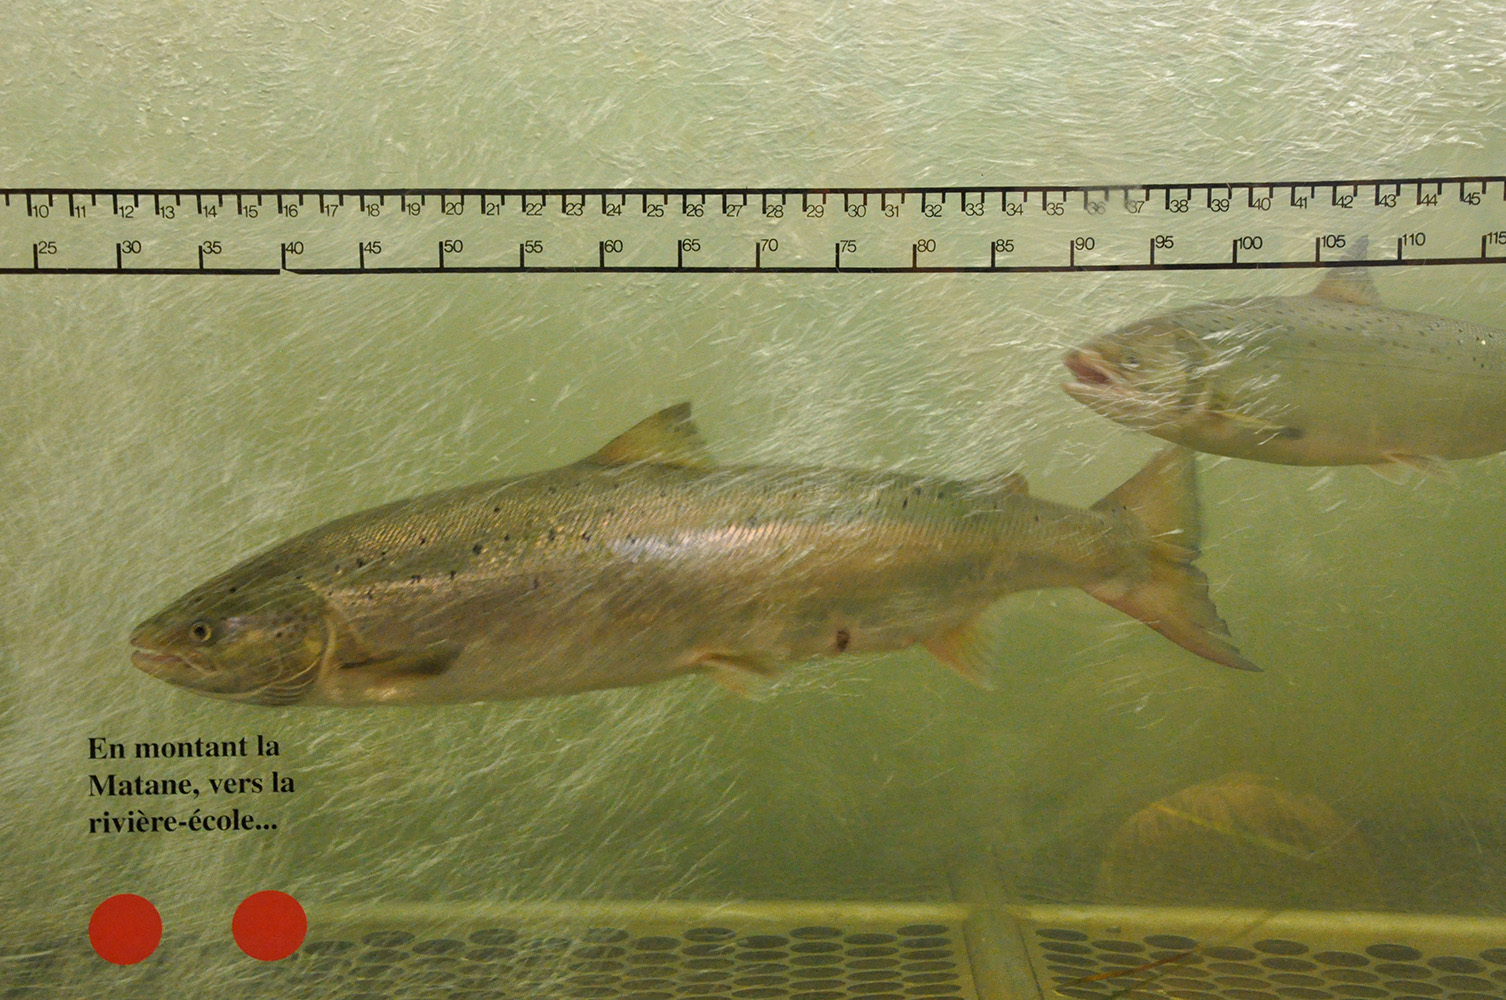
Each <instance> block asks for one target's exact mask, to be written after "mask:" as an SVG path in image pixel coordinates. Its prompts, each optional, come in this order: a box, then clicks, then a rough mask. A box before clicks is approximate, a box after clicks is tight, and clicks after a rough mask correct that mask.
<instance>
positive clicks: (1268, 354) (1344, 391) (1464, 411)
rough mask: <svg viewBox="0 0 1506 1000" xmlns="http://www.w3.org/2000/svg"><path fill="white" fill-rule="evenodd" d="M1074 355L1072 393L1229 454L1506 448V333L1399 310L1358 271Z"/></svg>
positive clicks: (1412, 458) (1435, 456)
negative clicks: (1307, 289)
mask: <svg viewBox="0 0 1506 1000" xmlns="http://www.w3.org/2000/svg"><path fill="white" fill-rule="evenodd" d="M1066 365H1067V368H1068V369H1069V370H1070V371H1071V372H1072V374H1073V376H1074V377H1075V380H1074V381H1072V382H1069V383H1067V384H1066V385H1065V386H1064V388H1065V389H1066V391H1067V392H1068V394H1070V395H1071V396H1072V397H1073V398H1074V399H1077V400H1078V401H1080V402H1082V403H1085V404H1087V405H1088V406H1090V407H1092V408H1093V409H1094V410H1096V411H1098V412H1099V413H1101V414H1103V415H1105V416H1107V417H1109V418H1111V419H1113V420H1117V421H1119V422H1120V423H1123V424H1125V425H1127V426H1130V427H1134V428H1137V429H1140V430H1144V431H1148V432H1149V433H1151V434H1154V435H1156V436H1157V437H1161V438H1164V439H1166V440H1168V441H1174V442H1176V443H1178V444H1182V445H1186V446H1187V447H1189V448H1195V449H1197V450H1198V451H1206V452H1210V453H1213V454H1217V455H1229V456H1232V457H1234V458H1247V459H1255V460H1257V461H1262V462H1277V463H1281V464H1285V465H1371V466H1376V467H1378V471H1379V470H1380V469H1384V468H1386V467H1388V466H1389V467H1393V468H1394V467H1395V466H1390V463H1399V464H1400V465H1406V466H1412V467H1415V468H1420V469H1422V470H1424V471H1427V472H1437V471H1440V463H1441V462H1442V461H1443V460H1447V459H1461V458H1475V457H1478V456H1481V455H1490V454H1494V453H1496V452H1499V451H1506V331H1502V330H1495V329H1491V328H1489V327H1483V326H1477V325H1474V324H1470V323H1461V322H1457V321H1454V320H1450V319H1445V318H1443V317H1441V316H1430V315H1427V314H1424V313H1415V312H1405V311H1403V310H1400V309H1387V308H1385V307H1383V306H1381V305H1380V304H1379V299H1378V297H1377V296H1376V293H1375V288H1374V286H1373V285H1372V284H1371V281H1370V278H1369V276H1368V275H1367V274H1366V272H1364V271H1362V270H1359V269H1352V268H1341V269H1337V270H1335V271H1333V272H1331V273H1330V274H1329V276H1328V277H1327V278H1325V279H1324V280H1323V281H1322V282H1321V283H1320V284H1319V285H1318V287H1317V289H1316V290H1315V291H1313V292H1312V293H1310V294H1308V295H1297V296H1289V297H1266V298H1255V299H1246V300H1243V301H1237V302H1215V303H1211V304H1208V305H1200V306H1193V307H1191V308H1188V309H1181V310H1178V311H1176V312H1170V313H1166V314H1165V315H1162V316H1156V317H1153V318H1151V319H1147V320H1142V321H1140V322H1138V323H1133V324H1131V325H1129V326H1126V327H1123V328H1122V329H1119V330H1115V331H1113V332H1112V333H1109V334H1107V335H1105V336H1103V337H1100V338H1098V339H1097V340H1094V341H1091V342H1090V343H1088V344H1087V345H1085V346H1084V347H1082V348H1080V349H1078V350H1075V351H1072V352H1069V353H1068V355H1067V357H1066Z"/></svg>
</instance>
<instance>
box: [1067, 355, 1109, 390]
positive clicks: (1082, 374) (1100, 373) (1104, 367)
mask: <svg viewBox="0 0 1506 1000" xmlns="http://www.w3.org/2000/svg"><path fill="white" fill-rule="evenodd" d="M1062 360H1063V362H1064V363H1065V364H1066V366H1067V370H1068V371H1070V372H1071V373H1072V374H1073V375H1075V376H1077V384H1078V385H1095V386H1104V387H1111V386H1114V385H1116V384H1117V382H1118V379H1116V378H1114V373H1113V371H1112V370H1111V369H1110V368H1109V366H1108V363H1107V362H1106V361H1104V359H1103V358H1101V357H1099V356H1098V355H1096V354H1094V353H1092V352H1091V351H1068V352H1067V356H1066V357H1065V358H1063V359H1062Z"/></svg>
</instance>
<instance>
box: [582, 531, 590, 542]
mask: <svg viewBox="0 0 1506 1000" xmlns="http://www.w3.org/2000/svg"><path fill="white" fill-rule="evenodd" d="M580 540H581V541H583V542H589V541H590V540H591V533H590V532H589V531H582V532H581V533H580Z"/></svg>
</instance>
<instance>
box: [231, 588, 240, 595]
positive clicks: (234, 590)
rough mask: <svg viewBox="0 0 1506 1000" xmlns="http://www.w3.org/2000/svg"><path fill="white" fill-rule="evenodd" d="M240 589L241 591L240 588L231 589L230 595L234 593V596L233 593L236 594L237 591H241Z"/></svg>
mask: <svg viewBox="0 0 1506 1000" xmlns="http://www.w3.org/2000/svg"><path fill="white" fill-rule="evenodd" d="M240 589H241V588H240V587H231V588H230V593H232V594H233V593H235V592H236V591H237V590H240Z"/></svg>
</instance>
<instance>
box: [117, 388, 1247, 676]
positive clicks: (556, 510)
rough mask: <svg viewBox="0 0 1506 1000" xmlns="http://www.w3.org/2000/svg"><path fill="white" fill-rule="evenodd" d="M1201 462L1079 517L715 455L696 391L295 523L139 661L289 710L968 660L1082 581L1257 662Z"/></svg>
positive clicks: (1163, 461) (1137, 485)
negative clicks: (1228, 582) (445, 486)
mask: <svg viewBox="0 0 1506 1000" xmlns="http://www.w3.org/2000/svg"><path fill="white" fill-rule="evenodd" d="M1198 534H1199V528H1198V511H1197V499H1196V493H1195V483H1194V469H1193V462H1192V456H1191V454H1190V453H1189V452H1186V451H1184V450H1181V449H1170V450H1168V451H1166V452H1164V453H1162V454H1161V455H1159V456H1158V457H1156V458H1155V459H1153V460H1152V461H1151V463H1150V464H1149V465H1147V466H1146V467H1145V469H1144V470H1142V471H1141V472H1140V473H1138V474H1137V475H1136V476H1134V477H1133V478H1131V479H1130V480H1129V481H1128V482H1127V483H1125V484H1124V485H1123V486H1121V487H1120V488H1119V489H1118V490H1116V491H1114V492H1113V493H1111V494H1110V495H1109V496H1108V497H1106V498H1105V499H1104V500H1103V501H1101V502H1100V503H1098V504H1096V505H1095V506H1094V507H1092V508H1091V509H1088V510H1082V509H1078V508H1073V507H1067V506H1064V505H1061V504H1056V503H1051V502H1050V501H1046V500H1038V499H1035V498H1033V497H1031V496H1029V495H1027V493H1026V490H1025V484H1024V482H1023V480H1022V479H1021V478H1020V477H1019V476H1017V475H1012V474H1006V475H1000V476H997V477H993V478H990V479H985V480H978V481H957V480H947V479H938V478H931V477H924V476H915V475H902V474H899V473H886V472H871V471H855V470H847V469H836V468H785V467H724V466H719V465H717V464H715V463H714V462H713V461H712V460H711V458H710V457H709V455H708V454H707V452H706V449H705V446H704V445H703V444H702V441H701V438H700V435H699V433H698V432H697V431H696V428H695V425H694V424H693V423H692V422H691V419H690V406H689V404H681V405H679V406H674V407H670V408H669V409H667V410H664V411H662V412H660V413H658V414H656V415H654V416H652V417H650V418H648V419H647V420H645V421H643V422H642V423H640V424H638V425H637V426H635V427H633V428H632V429H631V430H629V431H627V432H626V433H625V434H622V435H621V436H620V437H618V438H616V439H614V440H613V441H612V442H610V443H609V444H607V445H606V446H605V447H604V448H602V449H601V450H600V451H598V452H596V453H595V454H593V455H591V456H590V457H589V458H586V459H584V460H582V461H579V462H576V463H574V464H572V465H567V466H564V467H563V468H559V469H553V470H549V471H546V472H540V473H535V474H532V475H525V476H519V477H516V478H510V479H501V480H496V481H493V482H487V483H478V484H476V485H473V486H463V487H459V488H456V489H450V490H445V491H442V492H439V493H433V494H430V495H428V496H422V497H417V498H414V499H409V500H400V501H398V502H396V503H391V504H388V505H386V506H383V507H377V508H375V509H373V510H368V511H364V512H362V513H358V514H352V515H349V516H347V517H343V518H340V519H339V520H336V521H332V522H330V523H329V524H326V525H324V526H322V527H318V528H315V529H313V530H312V531H308V532H306V533H304V534H302V535H298V536H297V537H295V538H292V539H290V540H288V541H286V542H283V543H282V544H280V545H277V546H274V547H273V548H271V549H269V550H267V551H265V552H263V553H261V554H260V555H258V556H255V557H254V558H252V559H250V560H248V561H246V562H244V563H241V564H240V565H239V566H236V567H235V568H233V569H231V570H229V571H227V572H225V573H224V574H222V575H220V576H218V577H215V578H214V579H213V580H210V581H209V582H208V583H205V584H203V585H202V586H200V587H197V588H195V589H194V590H192V591H190V592H189V593H188V594H186V595H185V596H183V597H181V598H179V599H178V600H176V601H174V602H173V603H172V604H171V605H169V606H168V607H167V608H166V609H164V610H163V611H161V612H159V613H158V614H156V615H154V616H152V617H151V618H149V619H148V620H147V621H145V622H143V623H142V624H141V625H140V626H138V627H137V628H136V629H135V631H134V632H133V633H132V634H131V643H132V645H134V646H135V647H136V653H135V655H134V657H133V659H134V662H135V664H136V665H137V666H138V667H140V668H141V669H142V670H145V671H146V672H147V673H149V674H152V675H153V676H156V677H160V678H162V679H163V680H166V681H169V682H171V683H173V684H177V685H180V686H183V687H187V688H191V689H193V690H196V691H199V692H201V693H203V694H207V695H213V696H215V697H222V698H230V699H234V700H239V701H252V702H258V703H261V704H270V705H280V704H290V703H293V702H299V703H304V704H338V705H357V704H371V703H434V702H466V701H481V700H490V699H501V698H519V697H527V696H532V695H550V694H567V693H571V692H577V691H587V690H591V689H596V688H610V687H620V686H625V685H631V684H646V683H650V682H653V681H659V680H664V679H666V678H670V677H675V676H677V675H680V674H685V673H691V672H710V673H712V674H714V675H716V676H717V677H718V678H719V679H721V680H723V681H724V682H726V683H727V684H729V685H730V686H732V687H734V688H737V687H740V686H741V684H742V681H743V680H744V679H746V678H748V677H749V676H751V675H760V674H769V673H772V672H774V671H775V670H776V668H777V667H778V666H779V665H780V664H783V663H788V662H792V661H799V660H806V659H811V658H815V657H823V656H835V655H837V654H842V653H862V652H872V651H876V650H888V649H899V648H902V647H904V646H908V645H910V644H912V643H916V642H919V643H922V644H923V645H924V646H925V647H926V648H927V649H929V650H930V651H931V652H932V653H933V654H935V655H936V656H937V657H938V658H940V659H941V660H943V661H944V662H946V663H948V664H949V665H951V666H953V667H954V668H956V669H958V670H960V671H962V672H963V673H964V674H967V675H976V674H977V673H978V672H979V671H980V670H981V669H982V668H983V667H984V666H985V665H986V663H987V661H988V659H989V655H988V654H989V652H990V651H991V649H992V647H993V644H992V642H991V641H990V639H989V637H988V635H987V634H986V633H987V631H988V630H987V629H986V628H985V627H983V626H982V625H980V624H979V621H980V616H981V614H982V612H983V611H984V610H985V609H986V608H987V607H988V606H989V605H990V604H993V603H994V602H995V601H997V600H998V599H999V598H1001V597H1003V596H1005V595H1006V594H1009V593H1012V592H1015V591H1021V590H1031V589H1036V588H1044V587H1081V588H1083V589H1084V590H1086V591H1088V592H1089V593H1090V594H1092V595H1093V596H1095V597H1097V598H1099V599H1100V600H1103V601H1105V602H1107V603H1109V604H1111V605H1113V606H1114V607H1117V608H1120V609H1122V610H1123V611H1125V612H1127V613H1128V614H1131V615H1134V616H1135V617H1137V618H1139V619H1141V620H1142V621H1144V622H1146V623H1147V624H1149V625H1150V626H1151V627H1153V628H1155V629H1157V630H1158V631H1160V632H1162V633H1163V634H1165V635H1166V636H1168V637H1169V638H1171V639H1172V640H1173V641H1175V642H1177V643H1180V644H1181V645H1183V646H1185V647H1187V648H1188V649H1190V650H1192V651H1193V652H1195V653H1197V654H1199V655H1201V656H1205V657H1207V658H1208V659H1211V660H1214V661H1216V662H1219V663H1223V664H1227V665H1229V666H1233V667H1241V668H1250V667H1251V664H1250V663H1249V662H1248V661H1246V660H1245V659H1244V658H1243V657H1242V656H1240V654H1239V651H1238V650H1237V649H1235V648H1234V646H1233V644H1232V643H1231V642H1230V641H1229V633H1228V631H1227V629H1226V628H1225V626H1224V623H1223V621H1222V620H1220V618H1219V617H1218V612H1217V611H1216V610H1215V609H1214V607H1213V604H1212V602H1211V601H1210V600H1209V597H1208V586H1207V581H1206V579H1205V578H1204V576H1203V574H1202V573H1201V572H1200V571H1199V570H1198V569H1197V568H1196V567H1194V566H1193V565H1192V562H1193V559H1195V558H1196V556H1197V554H1198Z"/></svg>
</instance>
